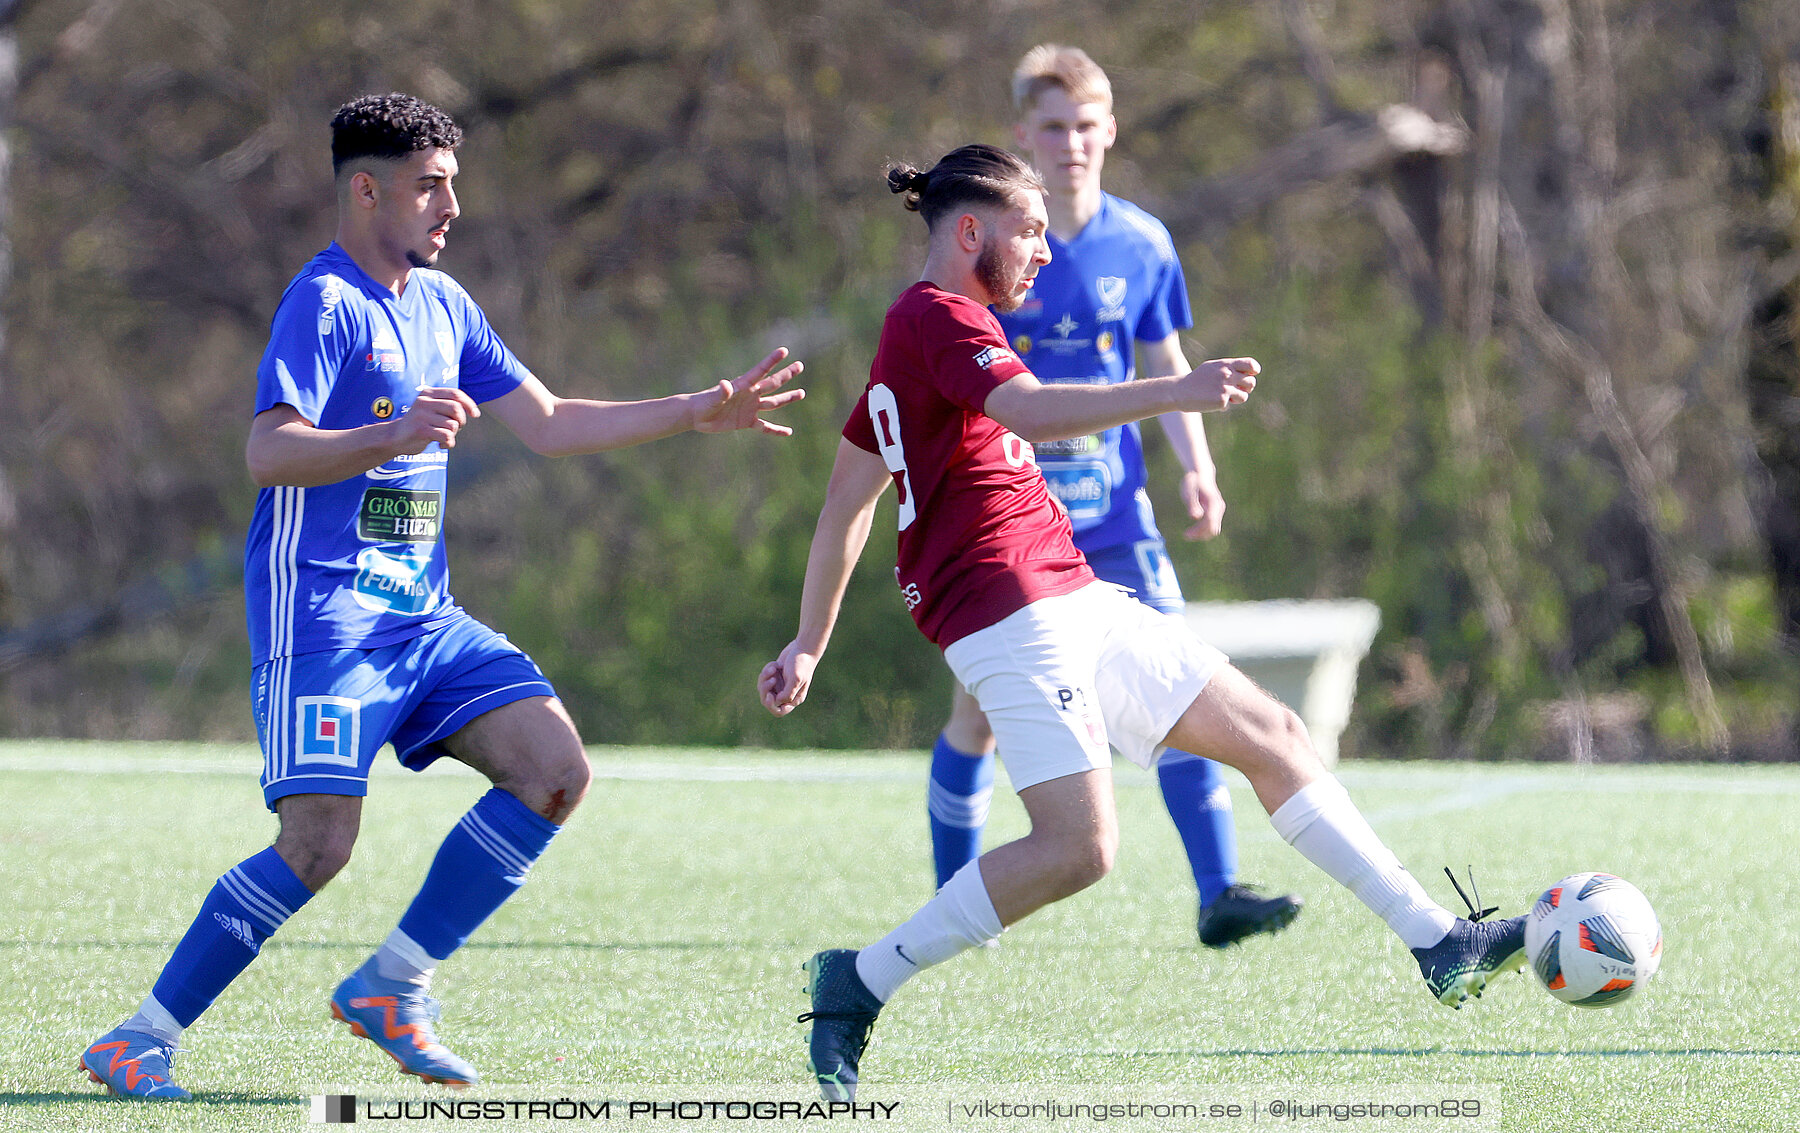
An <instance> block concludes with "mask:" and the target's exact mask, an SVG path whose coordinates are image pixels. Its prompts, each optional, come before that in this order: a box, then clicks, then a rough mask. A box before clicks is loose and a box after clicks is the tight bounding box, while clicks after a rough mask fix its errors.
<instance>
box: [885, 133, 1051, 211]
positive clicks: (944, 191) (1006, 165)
mask: <svg viewBox="0 0 1800 1133" xmlns="http://www.w3.org/2000/svg"><path fill="white" fill-rule="evenodd" d="M887 184H888V190H889V191H890V192H893V193H904V194H905V195H906V197H905V203H906V207H907V209H908V210H909V211H912V212H916V213H918V214H919V215H921V216H923V217H924V218H925V227H927V228H932V229H935V228H936V227H937V222H938V218H939V217H941V216H943V215H944V214H946V213H948V212H951V211H952V210H955V209H959V208H962V207H963V206H965V205H974V206H976V207H978V208H1006V207H1007V206H1009V205H1011V204H1012V203H1013V199H1014V198H1015V197H1016V196H1017V195H1018V194H1019V193H1029V192H1038V193H1041V192H1043V191H1044V179H1043V178H1042V177H1040V176H1038V173H1037V170H1035V169H1033V168H1032V167H1031V166H1029V165H1027V164H1026V163H1025V161H1024V159H1023V158H1020V157H1019V156H1018V155H1016V154H1013V153H1009V152H1007V151H1006V150H1003V149H1001V148H1000V147H999V146H990V145H984V144H976V145H969V146H963V147H962V148H961V149H956V150H952V151H950V152H949V153H947V154H945V155H944V156H943V158H942V159H941V160H939V161H938V163H937V164H936V165H934V166H932V167H931V168H930V169H929V170H920V169H919V168H918V167H917V166H915V165H908V164H906V163H905V162H900V163H898V164H896V165H893V166H890V167H889V168H888V171H887Z"/></svg>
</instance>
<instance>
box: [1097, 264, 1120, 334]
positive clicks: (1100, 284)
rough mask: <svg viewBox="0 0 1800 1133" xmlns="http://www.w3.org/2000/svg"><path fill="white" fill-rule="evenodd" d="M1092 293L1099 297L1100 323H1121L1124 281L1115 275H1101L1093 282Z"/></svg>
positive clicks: (1098, 317) (1098, 315)
mask: <svg viewBox="0 0 1800 1133" xmlns="http://www.w3.org/2000/svg"><path fill="white" fill-rule="evenodd" d="M1094 291H1095V292H1096V293H1097V294H1098V295H1099V296H1100V310H1099V312H1098V313H1096V314H1095V316H1094V317H1095V318H1096V319H1098V320H1099V321H1100V322H1103V323H1104V322H1122V321H1124V318H1125V281H1124V280H1123V279H1121V278H1120V277H1118V276H1116V275H1103V276H1101V277H1100V278H1098V279H1096V280H1094Z"/></svg>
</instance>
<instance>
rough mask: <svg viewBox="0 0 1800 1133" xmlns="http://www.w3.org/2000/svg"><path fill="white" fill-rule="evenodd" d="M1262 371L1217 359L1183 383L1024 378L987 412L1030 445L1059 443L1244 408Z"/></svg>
mask: <svg viewBox="0 0 1800 1133" xmlns="http://www.w3.org/2000/svg"><path fill="white" fill-rule="evenodd" d="M1261 370H1262V367H1261V366H1260V365H1258V364H1257V361H1256V359H1254V358H1215V359H1213V360H1211V361H1209V362H1202V363H1200V365H1198V366H1196V367H1195V368H1194V369H1193V370H1192V371H1191V372H1189V373H1186V374H1183V375H1181V376H1180V377H1164V378H1145V379H1143V380H1141V381H1135V382H1124V383H1121V384H1119V385H1063V384H1056V385H1045V384H1044V383H1042V382H1040V381H1038V380H1037V377H1036V376H1035V375H1033V374H1020V375H1019V376H1018V377H1016V378H1013V379H1012V380H1011V381H1008V382H1005V383H1003V384H1001V385H999V386H997V387H995V389H994V391H993V392H992V393H990V394H988V397H987V401H986V402H985V403H983V409H984V410H985V411H986V413H987V415H988V416H989V417H992V418H993V419H994V420H996V421H998V422H1000V423H1001V424H1002V425H1005V426H1006V427H1007V428H1008V429H1011V430H1012V431H1013V432H1015V433H1017V434H1018V435H1019V436H1021V437H1023V438H1025V439H1026V440H1028V441H1031V442H1033V443H1037V442H1040V441H1060V440H1067V439H1068V438H1070V437H1079V436H1084V435H1086V434H1088V433H1098V432H1100V431H1102V430H1104V429H1111V428H1113V427H1114V426H1117V425H1123V424H1126V423H1127V422H1130V421H1142V420H1143V419H1144V418H1146V417H1155V416H1157V415H1159V414H1163V413H1176V412H1196V413H1210V412H1215V411H1217V410H1221V409H1228V408H1230V407H1231V406H1233V405H1241V404H1243V402H1244V400H1245V399H1246V398H1248V397H1249V396H1250V391H1251V390H1253V389H1255V388H1256V375H1257V374H1258V373H1260V372H1261Z"/></svg>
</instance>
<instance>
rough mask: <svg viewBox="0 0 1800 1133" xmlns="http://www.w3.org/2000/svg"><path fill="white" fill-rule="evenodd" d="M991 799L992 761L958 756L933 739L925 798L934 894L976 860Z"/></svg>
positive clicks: (945, 743)
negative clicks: (935, 883) (958, 871)
mask: <svg viewBox="0 0 1800 1133" xmlns="http://www.w3.org/2000/svg"><path fill="white" fill-rule="evenodd" d="M993 797H994V757H993V756H992V755H991V754H990V755H969V754H967V753H965V752H961V751H958V750H956V749H955V748H953V747H951V746H950V742H949V741H948V740H946V739H944V737H943V736H942V735H939V736H938V740H937V745H936V746H935V747H933V748H932V749H931V786H930V788H929V790H928V793H927V795H926V809H927V810H928V811H929V812H930V816H931V859H932V862H933V864H934V865H935V866H936V867H937V883H938V888H939V889H942V888H943V887H944V882H946V881H949V880H950V878H951V877H952V876H954V875H955V873H956V871H957V870H959V869H961V868H962V867H963V866H965V865H967V864H968V863H969V862H971V861H973V860H974V859H975V858H977V857H979V856H980V855H981V831H982V828H983V827H985V826H986V825H987V816H988V803H989V801H990V800H992V798H993Z"/></svg>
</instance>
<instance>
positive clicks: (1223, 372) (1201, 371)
mask: <svg viewBox="0 0 1800 1133" xmlns="http://www.w3.org/2000/svg"><path fill="white" fill-rule="evenodd" d="M1260 373H1262V366H1261V365H1259V364H1258V363H1257V361H1256V359H1254V358H1214V359H1212V360H1211V361H1207V362H1202V363H1200V364H1199V365H1198V366H1195V367H1194V369H1193V372H1192V373H1190V374H1188V375H1187V376H1186V377H1184V378H1182V379H1181V383H1182V386H1183V387H1184V388H1183V392H1184V393H1185V394H1186V395H1187V400H1188V401H1189V406H1188V407H1189V408H1190V409H1194V410H1197V411H1199V412H1201V413H1210V412H1212V411H1214V410H1217V409H1230V408H1231V407H1232V406H1234V405H1242V404H1243V403H1244V402H1245V401H1246V400H1247V399H1248V398H1249V397H1250V391H1251V390H1253V389H1255V388H1256V375H1258V374H1260Z"/></svg>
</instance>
